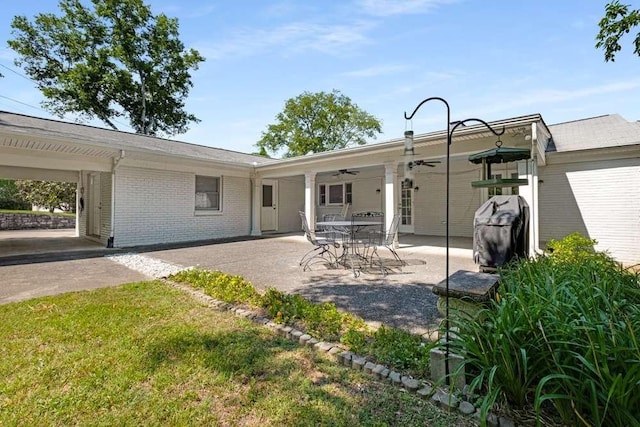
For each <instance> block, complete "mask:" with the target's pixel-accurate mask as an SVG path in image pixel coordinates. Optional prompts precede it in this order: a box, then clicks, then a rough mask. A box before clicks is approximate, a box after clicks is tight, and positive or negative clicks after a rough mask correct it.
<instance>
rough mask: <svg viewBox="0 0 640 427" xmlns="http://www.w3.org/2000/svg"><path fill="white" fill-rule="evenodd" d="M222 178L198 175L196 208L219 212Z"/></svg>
mask: <svg viewBox="0 0 640 427" xmlns="http://www.w3.org/2000/svg"><path fill="white" fill-rule="evenodd" d="M220 181H221V178H220V177H214V176H199V175H196V202H195V208H196V210H197V211H199V210H208V211H219V210H220V205H221V203H220V202H221V198H220Z"/></svg>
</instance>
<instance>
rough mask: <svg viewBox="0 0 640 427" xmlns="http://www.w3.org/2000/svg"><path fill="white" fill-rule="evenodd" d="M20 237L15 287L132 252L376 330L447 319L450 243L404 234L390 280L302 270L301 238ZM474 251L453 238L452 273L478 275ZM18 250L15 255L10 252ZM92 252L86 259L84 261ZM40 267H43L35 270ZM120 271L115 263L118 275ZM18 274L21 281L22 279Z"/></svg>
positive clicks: (84, 272) (14, 258)
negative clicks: (331, 306) (165, 242)
mask: <svg viewBox="0 0 640 427" xmlns="http://www.w3.org/2000/svg"><path fill="white" fill-rule="evenodd" d="M57 233H58V234H64V233H60V232H57ZM67 233H68V232H67ZM53 234H56V233H53ZM7 237H8V235H7ZM12 237H13V238H12V239H11V245H9V239H7V240H5V241H4V243H3V242H2V241H0V249H3V250H2V251H0V253H2V254H3V256H0V266H1V265H3V260H4V261H7V260H8V261H10V262H7V263H5V264H4V265H10V266H11V267H0V274H5V276H4V279H5V282H6V283H8V284H11V283H12V280H14V279H15V280H16V283H18V282H19V283H26V282H25V281H27V280H29V275H30V274H31V272H34V273H35V272H36V271H37V272H38V277H35V276H34V277H32V279H30V280H33V281H34V282H37V281H40V280H41V279H42V274H43V271H50V272H51V276H48V277H49V280H51V281H56V282H58V283H59V284H60V286H62V285H63V284H64V282H65V279H64V278H63V277H61V278H60V279H59V280H58V279H56V277H53V276H55V274H54V273H55V272H56V271H60V272H61V275H62V276H64V275H67V278H66V281H68V280H69V275H71V276H76V275H77V276H78V278H82V277H90V273H91V271H92V269H94V268H95V261H92V260H91V259H86V260H84V259H82V258H88V257H96V256H101V254H102V255H106V254H113V253H124V252H128V251H129V252H136V253H140V254H143V255H145V256H149V257H152V258H156V259H159V260H163V261H166V262H169V263H172V264H178V265H180V266H184V267H189V266H199V267H202V268H206V269H214V270H221V271H224V272H226V273H229V274H236V275H241V276H243V277H244V278H246V279H247V280H249V281H251V282H252V283H253V284H254V285H255V286H256V287H257V288H258V289H266V288H267V287H270V286H272V287H275V288H277V289H279V290H281V291H286V292H292V293H298V294H300V295H302V296H304V297H306V298H308V299H310V300H312V301H316V302H323V301H330V302H333V303H335V304H336V306H337V307H338V308H340V309H343V310H346V311H349V312H351V313H354V314H356V315H358V316H360V317H362V318H363V319H365V321H367V322H369V323H370V324H373V325H379V324H380V323H384V324H386V325H389V326H394V327H399V328H403V329H405V330H408V331H411V332H414V333H420V334H422V333H426V332H427V331H428V330H429V328H430V326H431V325H433V324H434V323H437V322H438V321H439V314H438V312H437V310H436V300H437V297H436V295H434V294H433V293H432V292H431V286H432V285H434V284H437V283H438V282H440V281H441V280H443V279H444V278H445V242H444V238H443V237H433V236H416V235H411V234H408V235H400V248H399V249H398V254H399V255H400V257H401V258H402V259H403V260H404V261H405V262H406V263H407V265H405V266H403V267H402V268H396V267H394V268H393V271H391V272H389V274H387V275H386V276H383V275H382V274H381V272H380V270H379V269H372V270H369V271H366V272H364V273H362V274H361V275H360V276H359V277H358V278H354V277H353V274H352V272H351V270H350V269H327V268H326V267H324V266H323V265H320V264H316V265H314V266H313V267H312V269H311V270H310V271H306V272H304V271H302V267H300V266H299V265H298V261H299V260H300V258H301V257H302V256H303V255H304V254H305V253H306V252H307V251H308V250H309V249H310V248H311V245H310V244H309V243H308V242H307V241H306V239H305V238H304V236H302V234H301V233H295V234H279V235H267V236H263V237H261V238H257V239H256V238H248V239H246V240H240V239H236V240H234V241H229V242H196V243H191V244H182V245H173V246H162V245H159V246H158V245H156V246H153V247H139V248H132V249H129V250H127V249H119V250H113V249H106V248H100V247H97V246H96V245H89V246H88V247H85V246H86V245H88V243H87V242H86V241H83V239H77V238H71V237H66V238H65V240H64V241H66V243H67V245H66V246H65V247H64V248H61V247H60V241H56V239H49V238H35V237H36V236H33V235H29V239H28V241H26V240H20V239H19V236H17V235H12ZM471 245H472V242H471V239H469V238H456V237H452V238H451V239H450V258H449V264H450V265H449V270H450V273H453V272H455V271H457V270H460V269H465V270H472V271H477V266H476V265H475V264H474V263H473V260H472V256H471ZM10 246H12V247H13V250H14V251H15V252H12V251H11V250H10ZM18 247H19V248H20V249H19V250H18ZM65 251H66V252H65ZM85 253H86V256H83V254H85ZM100 253H101V254H100ZM380 255H381V256H382V257H385V258H388V259H389V262H390V263H392V261H391V259H392V256H391V254H390V253H389V251H387V250H386V249H384V248H381V249H380ZM18 258H19V259H18ZM71 259H74V261H71ZM93 259H95V258H93ZM49 261H61V262H57V263H55V266H56V269H53V268H47V264H46V263H47V262H49ZM33 263H38V265H37V266H34V264H33ZM64 263H68V265H69V268H68V271H66V272H65V273H62V272H63V271H64V269H63V268H62V267H63V265H64ZM20 264H24V265H20ZM118 267H119V266H116V265H115V264H114V265H113V271H114V273H115V272H116V271H117V268H118ZM12 274H15V275H16V277H15V278H14V279H12ZM101 274H104V272H103V273H101ZM18 278H19V279H20V280H18ZM89 286H90V283H87V288H88V287H89ZM78 289H79V285H78V284H76V286H75V287H74V288H73V290H78ZM58 292H65V289H64V288H63V287H61V288H60V289H59V290H58Z"/></svg>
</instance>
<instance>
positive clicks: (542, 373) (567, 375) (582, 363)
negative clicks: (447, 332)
mask: <svg viewBox="0 0 640 427" xmlns="http://www.w3.org/2000/svg"><path fill="white" fill-rule="evenodd" d="M586 241H588V239H586V240H585V239H584V238H579V236H575V235H571V236H569V237H568V238H567V239H566V240H564V241H560V242H557V243H554V247H555V248H556V249H555V250H554V252H553V253H552V254H551V255H549V256H542V257H540V258H538V259H536V260H526V261H521V262H519V263H515V264H512V265H509V266H507V267H506V268H504V269H502V270H501V271H500V283H501V284H500V298H499V300H497V301H494V302H493V303H492V305H491V307H490V308H487V309H485V310H483V311H482V316H481V317H478V318H475V319H467V320H466V321H464V322H456V326H457V327H458V328H459V334H456V336H455V337H454V340H453V342H452V346H453V348H454V351H456V352H460V353H461V354H464V355H465V363H466V368H467V372H471V373H472V381H471V385H472V388H473V389H475V390H480V391H481V392H482V393H481V394H483V395H484V396H485V397H484V398H483V407H482V409H483V411H486V410H488V409H489V408H490V407H491V406H492V405H493V404H494V402H495V401H496V400H503V401H506V402H507V403H509V404H511V405H512V406H516V407H523V406H531V407H533V408H535V409H536V410H537V411H540V410H541V409H542V408H543V407H546V406H548V404H549V403H550V404H551V405H552V406H553V407H554V408H555V410H556V412H557V415H558V416H559V417H561V419H562V422H564V423H566V424H568V425H580V424H587V425H591V424H593V425H638V424H639V423H640V393H638V392H637V391H638V389H639V387H640V347H639V346H638V337H637V336H636V334H637V331H639V330H640V286H639V277H638V275H637V274H633V273H630V272H628V271H624V270H622V269H621V268H620V267H619V265H618V264H617V263H615V261H613V260H612V259H611V258H610V257H609V256H607V255H606V254H603V253H598V252H595V251H593V250H592V249H588V246H586V245H584V243H585V242H586ZM589 242H591V241H589ZM591 247H592V245H591Z"/></svg>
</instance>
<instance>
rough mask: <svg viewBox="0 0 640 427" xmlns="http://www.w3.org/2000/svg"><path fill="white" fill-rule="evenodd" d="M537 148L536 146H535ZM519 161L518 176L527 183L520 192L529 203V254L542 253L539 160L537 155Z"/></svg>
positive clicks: (521, 187)
mask: <svg viewBox="0 0 640 427" xmlns="http://www.w3.org/2000/svg"><path fill="white" fill-rule="evenodd" d="M534 149H535V147H534ZM532 157H533V158H532V159H531V160H526V161H524V162H518V177H519V178H522V179H524V178H526V179H527V181H528V184H527V185H522V186H520V188H519V193H520V195H521V196H522V197H524V199H525V200H526V201H527V204H528V205H529V256H535V255H536V254H538V253H540V242H539V238H540V233H539V232H538V162H537V161H536V157H535V156H532Z"/></svg>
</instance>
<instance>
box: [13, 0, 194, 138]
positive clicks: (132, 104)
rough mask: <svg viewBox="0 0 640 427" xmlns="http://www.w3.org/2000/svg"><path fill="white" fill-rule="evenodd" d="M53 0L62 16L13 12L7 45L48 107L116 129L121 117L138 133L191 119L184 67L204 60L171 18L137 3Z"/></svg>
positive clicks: (178, 126) (180, 129)
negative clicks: (186, 108) (29, 16)
mask: <svg viewBox="0 0 640 427" xmlns="http://www.w3.org/2000/svg"><path fill="white" fill-rule="evenodd" d="M91 3H92V5H93V8H90V7H87V6H85V4H86V3H85V4H83V2H80V1H77V0H61V1H60V3H59V5H60V9H61V12H62V14H61V15H60V16H56V15H54V14H51V13H46V14H38V15H36V17H35V19H34V21H33V22H30V21H29V20H28V19H27V18H26V17H25V16H16V17H14V19H13V21H12V23H11V27H12V29H13V30H12V34H13V35H14V38H13V39H12V40H9V42H8V43H9V46H10V47H11V48H12V49H13V50H15V51H16V52H17V53H18V55H19V57H18V59H17V60H16V65H18V66H23V67H24V70H25V72H26V74H27V75H28V76H29V77H30V78H32V79H33V80H34V81H36V84H37V85H38V89H40V90H41V91H42V94H43V95H44V96H45V98H47V101H45V102H44V103H43V105H44V107H45V108H47V109H48V110H49V111H51V112H53V113H55V114H57V115H59V116H60V117H62V116H63V115H64V114H65V113H77V114H80V115H81V117H85V118H97V119H99V120H102V121H103V122H104V123H106V124H107V125H108V126H110V127H111V128H113V129H116V128H117V127H116V125H115V124H114V119H117V118H118V117H127V118H128V119H129V122H130V124H131V127H133V128H134V129H135V130H136V132H138V133H142V134H146V135H157V134H159V133H164V134H166V135H174V134H178V133H184V132H186V131H187V129H188V124H189V123H190V122H195V121H198V119H197V118H196V117H195V116H194V115H192V114H188V113H186V112H185V111H184V102H185V99H186V98H187V95H188V93H189V89H190V88H191V86H192V83H191V75H190V73H189V71H190V70H191V69H197V68H198V64H199V63H200V62H202V61H204V58H203V57H202V56H200V54H199V53H198V52H197V51H196V50H194V49H189V50H186V49H185V48H184V45H183V43H182V42H181V41H180V40H179V38H178V21H177V20H176V19H173V18H169V17H167V16H166V15H164V14H160V15H153V14H152V13H151V9H150V8H149V6H147V5H145V4H144V3H143V2H142V0H92V1H91Z"/></svg>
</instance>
